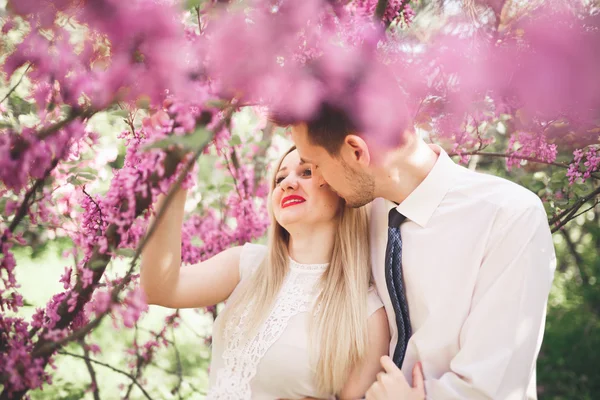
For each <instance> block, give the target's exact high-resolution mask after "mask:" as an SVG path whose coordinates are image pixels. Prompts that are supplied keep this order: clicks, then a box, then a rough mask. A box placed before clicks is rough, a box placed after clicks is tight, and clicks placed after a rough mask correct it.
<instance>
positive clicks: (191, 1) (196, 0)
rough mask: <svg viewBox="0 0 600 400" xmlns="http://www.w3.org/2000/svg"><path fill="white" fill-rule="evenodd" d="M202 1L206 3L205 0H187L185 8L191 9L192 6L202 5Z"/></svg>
mask: <svg viewBox="0 0 600 400" xmlns="http://www.w3.org/2000/svg"><path fill="white" fill-rule="evenodd" d="M202 3H204V0H186V1H185V9H186V10H191V9H192V8H196V7H200V5H201V4H202Z"/></svg>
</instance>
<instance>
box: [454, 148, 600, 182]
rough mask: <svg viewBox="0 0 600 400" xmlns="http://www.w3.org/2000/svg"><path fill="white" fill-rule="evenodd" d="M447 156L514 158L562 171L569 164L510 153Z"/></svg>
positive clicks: (596, 176) (465, 153) (480, 152)
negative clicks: (557, 168)
mask: <svg viewBox="0 0 600 400" xmlns="http://www.w3.org/2000/svg"><path fill="white" fill-rule="evenodd" d="M448 155H449V156H450V157H453V156H458V155H466V156H475V155H477V156H487V157H497V158H514V159H517V160H524V161H530V162H533V163H537V164H544V165H551V166H553V167H559V168H563V169H568V168H569V164H564V163H557V162H549V161H543V160H540V159H537V158H535V157H526V156H520V155H517V154H510V153H494V152H487V151H467V152H461V153H460V154H459V153H456V152H455V153H448ZM590 176H591V177H593V178H595V179H600V175H596V174H591V175H590Z"/></svg>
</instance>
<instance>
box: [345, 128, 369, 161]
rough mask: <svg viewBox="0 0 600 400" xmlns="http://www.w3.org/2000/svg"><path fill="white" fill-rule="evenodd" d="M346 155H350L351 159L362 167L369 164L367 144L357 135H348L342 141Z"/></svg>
mask: <svg viewBox="0 0 600 400" xmlns="http://www.w3.org/2000/svg"><path fill="white" fill-rule="evenodd" d="M344 144H345V145H346V146H345V147H346V150H347V153H350V156H351V159H352V160H354V161H355V162H358V163H359V164H362V165H364V166H369V164H371V154H370V153H369V146H368V145H367V142H365V141H364V140H363V138H361V137H360V136H358V135H348V136H346V138H345V139H344Z"/></svg>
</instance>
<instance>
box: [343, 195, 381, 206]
mask: <svg viewBox="0 0 600 400" xmlns="http://www.w3.org/2000/svg"><path fill="white" fill-rule="evenodd" d="M373 200H374V199H370V198H366V197H365V198H362V199H344V201H345V202H346V207H350V208H360V207H362V206H366V205H367V204H369V203H370V202H372V201H373Z"/></svg>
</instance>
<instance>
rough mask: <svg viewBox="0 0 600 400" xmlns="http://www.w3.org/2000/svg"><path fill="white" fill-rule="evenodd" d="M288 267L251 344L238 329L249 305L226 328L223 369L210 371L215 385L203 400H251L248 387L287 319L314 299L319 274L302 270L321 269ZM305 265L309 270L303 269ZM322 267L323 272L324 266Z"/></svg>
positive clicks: (243, 321)
mask: <svg viewBox="0 0 600 400" xmlns="http://www.w3.org/2000/svg"><path fill="white" fill-rule="evenodd" d="M290 263H291V264H292V263H293V264H294V268H290V271H289V273H288V275H287V277H286V278H285V280H284V282H283V285H282V288H281V292H280V293H279V295H278V297H277V300H276V301H275V305H274V306H273V309H272V310H271V313H270V314H269V316H268V317H267V319H266V320H265V322H264V323H263V324H262V326H261V327H260V328H259V330H258V332H257V333H256V334H255V335H254V337H252V339H251V340H245V338H244V337H243V331H242V327H243V326H246V325H247V322H248V321H247V318H248V314H249V310H250V307H251V306H252V304H248V305H247V306H246V307H245V308H244V311H243V313H242V314H241V318H240V320H239V323H238V324H235V326H231V324H227V325H226V327H225V338H226V340H227V343H226V344H225V349H224V351H223V356H222V357H223V367H222V368H220V369H219V370H218V371H214V373H216V381H215V385H214V386H213V387H212V388H211V389H210V391H209V393H208V395H207V397H206V398H207V399H212V400H216V399H218V400H250V399H251V398H252V391H251V386H250V384H251V381H252V378H254V376H255V375H256V371H257V367H258V364H259V363H260V360H261V359H262V357H263V356H264V355H265V354H266V352H267V350H269V348H270V347H271V346H272V345H273V344H274V343H275V342H276V341H277V339H279V337H280V336H281V334H282V333H283V331H284V330H285V328H286V326H287V324H288V321H289V319H290V318H291V317H293V316H294V315H296V314H298V313H301V312H306V311H308V309H309V307H310V306H311V305H312V303H313V302H314V300H315V299H316V297H317V296H316V295H317V294H318V293H315V292H314V288H315V287H316V286H317V285H316V284H317V282H318V280H319V278H320V276H321V274H314V273H307V271H306V269H308V270H311V271H312V270H317V271H318V270H320V268H322V267H319V268H316V267H315V265H321V264H298V263H296V262H295V261H290ZM307 265H308V266H310V268H304V266H307ZM324 265H325V268H326V267H327V264H324ZM290 266H292V265H290ZM297 266H300V268H297ZM303 269H304V271H303ZM323 269H324V268H323Z"/></svg>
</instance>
